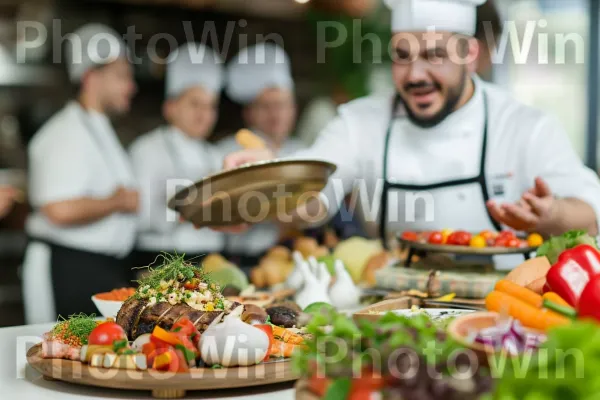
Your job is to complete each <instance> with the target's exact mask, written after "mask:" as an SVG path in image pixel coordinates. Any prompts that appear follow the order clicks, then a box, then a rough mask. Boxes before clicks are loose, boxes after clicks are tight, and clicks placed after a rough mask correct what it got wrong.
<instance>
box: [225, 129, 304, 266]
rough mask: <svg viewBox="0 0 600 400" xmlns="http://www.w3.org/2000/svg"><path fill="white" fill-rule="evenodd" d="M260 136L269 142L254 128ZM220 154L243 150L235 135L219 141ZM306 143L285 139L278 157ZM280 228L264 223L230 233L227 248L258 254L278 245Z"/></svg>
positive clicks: (242, 252)
mask: <svg viewBox="0 0 600 400" xmlns="http://www.w3.org/2000/svg"><path fill="white" fill-rule="evenodd" d="M253 132H254V133H256V134H257V135H258V136H260V137H261V138H262V139H263V140H265V142H267V143H268V142H269V139H268V138H267V137H266V135H264V134H262V133H260V132H257V131H256V130H253ZM217 146H218V148H219V152H220V154H222V155H223V157H224V156H226V155H227V154H231V153H233V152H236V151H240V150H242V148H241V147H240V145H239V144H238V143H237V142H236V140H235V137H233V136H230V137H227V138H225V139H223V140H221V141H220V142H219V143H217ZM305 148H306V145H305V144H304V143H303V142H302V141H300V140H298V139H295V138H289V139H287V140H286V141H285V143H284V144H283V146H282V147H281V149H280V150H279V152H278V153H277V156H278V157H287V156H290V155H292V154H294V153H296V152H298V151H300V150H302V149H305ZM279 236H280V230H279V227H278V226H277V225H276V224H272V223H263V224H257V225H253V226H252V227H251V228H250V229H249V230H248V231H247V232H244V233H243V234H239V235H228V236H227V244H226V250H227V251H228V252H229V253H232V254H246V255H250V256H257V255H259V254H261V253H263V252H264V251H266V250H268V249H270V248H271V247H273V246H275V245H277V243H278V242H279Z"/></svg>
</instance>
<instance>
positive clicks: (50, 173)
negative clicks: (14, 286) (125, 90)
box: [23, 25, 137, 323]
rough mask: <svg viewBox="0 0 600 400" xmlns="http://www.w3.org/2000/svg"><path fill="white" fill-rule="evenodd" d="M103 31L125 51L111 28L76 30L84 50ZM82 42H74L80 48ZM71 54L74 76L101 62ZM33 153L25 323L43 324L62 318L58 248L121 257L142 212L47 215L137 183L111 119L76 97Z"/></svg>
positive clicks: (56, 117)
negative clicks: (84, 218) (57, 303)
mask: <svg viewBox="0 0 600 400" xmlns="http://www.w3.org/2000/svg"><path fill="white" fill-rule="evenodd" d="M98 34H99V35H103V37H112V38H113V39H114V40H115V41H114V42H113V43H119V45H120V46H123V47H121V50H120V51H119V53H118V54H119V56H122V55H123V54H124V50H123V49H124V44H123V43H122V42H121V41H120V40H119V39H118V36H116V34H115V33H114V32H113V31H112V30H110V29H109V28H107V27H104V26H102V25H88V26H85V27H83V28H82V29H80V30H79V31H77V32H75V35H78V36H79V37H80V38H81V43H82V47H81V48H83V49H85V48H86V47H85V46H86V45H87V43H89V40H90V39H91V38H92V37H94V36H95V35H98ZM81 48H74V49H75V52H77V51H81ZM99 51H100V52H101V50H99ZM69 54H70V58H69V60H75V59H77V57H81V58H80V59H79V60H81V63H79V62H74V63H72V64H69V75H70V77H71V79H72V80H73V82H77V81H78V80H79V79H81V77H82V76H83V74H84V73H85V72H86V71H87V70H88V69H89V68H92V67H93V66H94V65H98V64H97V63H94V62H92V61H91V60H90V58H89V53H88V52H85V51H84V52H83V53H77V54H73V53H69ZM28 153H29V154H28V155H29V165H30V167H29V180H30V182H29V189H30V193H29V195H30V201H31V204H32V206H33V208H34V210H33V212H32V214H31V215H30V217H29V218H28V220H27V233H28V235H29V236H30V237H31V238H32V239H31V240H30V244H29V245H28V247H27V251H26V254H25V260H24V266H23V295H24V299H25V312H26V319H27V323H45V322H51V321H53V320H55V318H56V315H55V311H54V310H55V307H54V300H53V289H52V279H51V277H52V275H51V265H50V258H51V256H52V251H53V250H52V249H53V247H55V246H62V247H64V248H66V249H74V250H77V251H82V252H85V253H89V254H90V255H92V254H97V255H98V256H99V257H110V258H114V259H115V260H118V259H123V258H124V257H126V256H127V255H129V254H130V252H131V251H132V249H133V246H134V243H135V236H136V230H137V217H136V216H135V215H131V214H122V213H116V214H112V215H110V216H108V217H106V218H103V219H101V220H99V221H97V222H94V223H91V224H86V225H79V226H70V227H61V226H57V225H55V224H53V223H52V222H51V221H49V220H48V218H46V216H45V215H44V214H43V213H42V212H41V211H40V208H41V207H42V206H44V205H45V204H49V203H53V202H58V201H63V200H70V199H76V198H82V197H92V198H106V197H109V196H110V195H112V194H113V193H114V192H115V191H116V190H117V189H118V188H119V187H126V188H130V189H135V188H136V185H137V184H136V181H135V178H134V175H133V171H132V169H131V166H130V164H129V159H128V157H127V153H126V152H125V150H124V149H123V147H122V146H121V144H120V142H119V139H118V137H117V135H116V133H115V131H114V129H113V127H112V125H111V123H110V121H109V119H108V118H107V117H106V116H105V115H103V114H100V113H97V112H93V111H86V110H84V109H83V108H82V107H81V105H80V104H79V103H77V102H75V101H71V102H69V103H68V104H67V105H66V106H65V107H64V108H63V109H62V110H61V111H59V112H58V113H57V114H56V115H54V116H53V117H52V118H51V119H50V120H49V121H48V122H47V123H46V124H45V125H44V126H43V127H42V128H41V129H40V131H39V132H37V133H36V135H35V136H34V138H33V139H32V141H31V142H30V144H29V148H28ZM101 273H102V271H98V274H101ZM82 279H84V280H85V279H94V277H82ZM111 289H113V288H106V290H111Z"/></svg>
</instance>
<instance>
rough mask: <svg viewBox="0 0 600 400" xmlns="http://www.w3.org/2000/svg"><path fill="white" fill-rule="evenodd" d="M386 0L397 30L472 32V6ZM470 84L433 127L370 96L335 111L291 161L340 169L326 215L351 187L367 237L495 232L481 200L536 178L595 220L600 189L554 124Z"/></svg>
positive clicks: (501, 261) (503, 261)
mask: <svg viewBox="0 0 600 400" xmlns="http://www.w3.org/2000/svg"><path fill="white" fill-rule="evenodd" d="M389 1H390V2H392V3H396V6H397V9H395V10H394V11H395V12H394V20H393V25H394V29H395V30H396V31H403V30H406V31H411V30H416V31H425V30H427V27H430V26H432V25H436V24H437V25H439V26H442V29H443V30H450V31H455V32H462V33H465V34H472V33H473V31H474V28H475V14H474V12H473V11H474V10H471V9H469V7H465V5H469V3H471V4H470V7H471V8H472V9H473V8H474V6H475V5H476V4H478V3H477V1H478V0H471V1H468V0H455V1H451V0H447V1H433V0H432V1H430V0H414V1H413V0H389ZM455 3H456V4H455ZM452 5H454V6H456V8H453V7H452ZM399 11H404V12H405V13H408V14H409V15H413V16H414V17H415V18H413V19H411V18H407V17H406V15H399V14H400V13H399ZM444 13H445V17H444V18H442V15H444ZM449 15H453V16H456V17H457V18H456V19H453V18H450V17H449ZM457 21H458V22H457ZM473 79H474V82H475V93H474V95H473V97H472V98H471V99H470V100H469V102H468V103H467V104H466V105H465V106H463V107H462V108H460V109H459V110H458V111H456V112H454V113H452V114H451V115H450V116H448V117H447V118H446V119H445V120H444V121H443V122H442V123H440V124H438V125H437V126H435V127H433V128H421V127H419V126H416V125H415V124H413V123H412V122H411V121H410V120H409V119H408V118H407V117H406V114H405V113H404V112H403V107H402V104H401V102H400V101H399V98H398V97H395V98H394V97H392V96H369V97H366V98H362V99H359V100H356V101H353V102H351V103H349V104H347V105H343V106H341V107H340V108H339V112H338V117H337V118H336V119H335V120H334V121H332V122H331V123H330V124H329V126H328V127H327V128H326V129H325V130H324V131H323V132H322V133H321V135H320V136H319V139H318V140H317V142H316V143H315V144H314V145H313V146H312V147H311V148H310V149H308V150H306V151H301V152H299V153H296V154H295V155H294V157H295V158H296V157H297V158H318V159H323V160H326V161H330V162H333V163H335V164H336V165H337V166H338V169H337V171H336V173H335V175H334V176H333V179H332V180H331V182H330V183H329V185H328V186H327V188H326V189H325V191H324V192H323V194H322V195H323V198H324V199H325V200H326V201H327V203H328V208H329V213H330V215H331V216H333V215H335V213H336V212H337V211H338V210H339V205H340V203H341V202H342V200H343V198H344V196H345V195H346V194H347V193H350V192H351V191H352V189H353V188H355V187H358V188H359V193H360V198H359V199H358V208H359V214H360V217H361V218H362V219H363V221H364V223H365V227H366V228H367V230H368V232H369V233H370V234H371V235H372V236H374V237H376V236H379V237H382V236H385V237H386V238H389V237H391V236H392V235H393V234H394V233H395V232H398V231H404V230H414V231H421V230H440V229H443V228H451V229H464V230H467V231H473V232H477V231H481V230H484V229H493V230H495V229H499V228H502V227H500V226H498V224H497V223H496V222H495V221H493V220H492V218H491V217H490V215H489V214H488V211H487V208H486V205H485V203H486V200H488V199H493V200H496V201H498V202H501V203H502V202H515V201H518V200H519V199H520V197H521V196H522V194H523V193H524V192H525V191H527V190H528V189H529V188H531V187H532V185H533V184H534V179H535V178H536V177H541V178H543V179H544V180H546V182H548V184H549V186H550V188H551V189H552V191H553V192H554V194H555V195H556V196H558V197H573V198H578V199H581V200H583V201H585V202H586V203H588V204H590V205H591V206H592V207H593V208H594V210H595V211H596V215H597V216H598V215H600V181H599V180H598V177H597V176H596V174H595V173H594V172H593V171H591V170H589V169H588V168H586V167H585V166H584V165H583V164H582V162H581V160H580V159H579V158H578V156H577V155H576V153H575V151H574V150H573V148H572V146H571V144H570V143H569V140H568V138H567V136H566V134H565V133H564V131H563V130H562V129H561V127H560V124H559V123H558V122H557V121H556V120H555V119H554V118H552V117H550V116H549V115H546V114H544V113H542V112H541V111H538V110H536V109H534V108H531V107H528V106H526V105H523V104H520V103H518V102H517V101H516V100H515V99H513V98H512V97H511V96H510V95H509V94H508V93H505V92H504V91H502V90H501V89H499V88H497V87H496V86H494V85H492V84H488V83H484V82H483V81H481V80H480V79H479V78H477V77H473ZM361 198H362V201H361ZM381 221H383V223H382V222H381ZM495 261H496V265H497V267H498V268H510V267H514V266H515V265H516V263H515V259H514V258H512V260H509V259H508V258H507V257H501V258H500V257H499V258H497V259H496V260H495ZM517 263H518V261H517Z"/></svg>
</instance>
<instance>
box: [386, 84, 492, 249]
mask: <svg viewBox="0 0 600 400" xmlns="http://www.w3.org/2000/svg"><path fill="white" fill-rule="evenodd" d="M400 104H402V99H401V97H400V95H399V94H396V96H395V97H394V101H393V105H392V111H391V114H390V115H391V116H390V121H389V123H388V127H387V132H386V135H385V145H384V150H383V189H382V192H381V210H380V213H379V236H380V238H381V240H382V242H383V246H384V248H385V249H386V250H387V249H388V247H389V246H388V243H387V228H386V225H387V212H388V210H387V208H388V192H389V190H390V189H399V190H423V191H426V190H435V189H441V188H446V187H453V186H461V185H468V184H473V183H476V184H479V186H480V188H481V193H482V195H483V200H484V204H483V206H484V208H485V212H486V214H487V215H488V217H489V219H490V222H491V223H492V225H493V226H494V228H495V229H496V230H498V231H500V230H502V226H501V225H500V224H499V223H498V222H496V221H495V220H494V219H493V218H492V215H491V214H490V212H489V210H488V208H487V202H488V200H489V199H490V196H489V191H488V189H487V179H486V174H485V167H486V160H487V143H488V125H489V108H488V98H487V94H486V93H485V91H484V92H483V104H484V121H485V126H484V130H483V141H482V145H481V159H480V164H479V174H478V175H477V176H476V177H474V178H465V179H455V180H451V181H444V182H438V183H433V184H428V185H415V184H402V183H390V182H389V180H388V155H389V144H390V138H391V135H392V128H393V124H394V119H395V114H396V110H397V109H398V107H399V106H400Z"/></svg>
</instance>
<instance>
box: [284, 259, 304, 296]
mask: <svg viewBox="0 0 600 400" xmlns="http://www.w3.org/2000/svg"><path fill="white" fill-rule="evenodd" d="M292 258H293V259H294V265H295V267H294V270H293V271H292V273H291V274H289V275H288V277H287V279H286V281H285V285H286V286H287V287H289V288H292V289H296V290H300V289H301V288H302V285H304V278H302V272H301V271H300V264H302V263H304V259H303V258H302V254H300V252H299V251H295V252H294V253H293V254H292Z"/></svg>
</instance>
